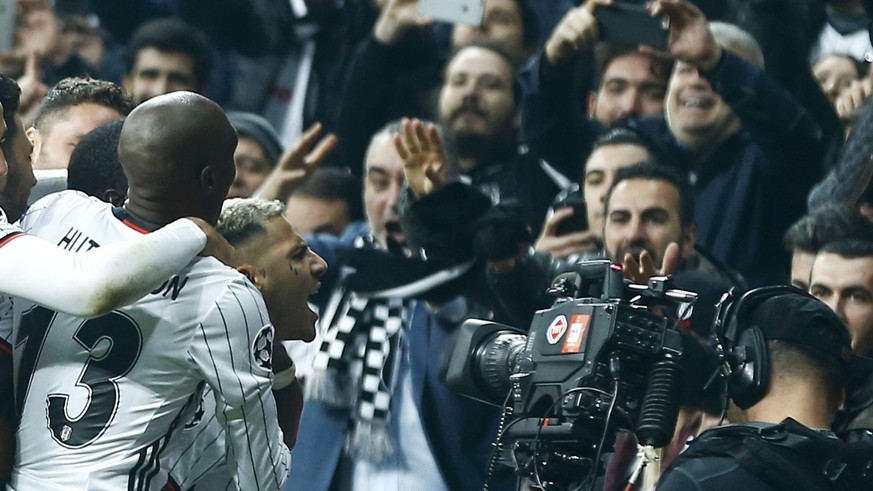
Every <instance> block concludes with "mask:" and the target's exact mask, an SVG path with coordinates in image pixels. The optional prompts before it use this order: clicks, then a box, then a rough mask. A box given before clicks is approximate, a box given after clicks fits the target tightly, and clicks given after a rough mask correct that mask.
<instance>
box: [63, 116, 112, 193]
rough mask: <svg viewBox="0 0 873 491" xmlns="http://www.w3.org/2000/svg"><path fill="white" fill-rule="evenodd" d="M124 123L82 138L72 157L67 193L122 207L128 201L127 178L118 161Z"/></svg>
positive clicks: (108, 124)
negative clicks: (74, 191)
mask: <svg viewBox="0 0 873 491" xmlns="http://www.w3.org/2000/svg"><path fill="white" fill-rule="evenodd" d="M124 119H125V118H121V119H116V120H114V121H110V122H108V123H106V124H103V125H101V126H98V127H96V128H94V129H93V130H91V131H90V132H88V134H87V135H85V136H83V137H82V139H81V140H80V141H79V144H78V145H76V149H75V150H73V154H72V155H71V156H70V166H69V167H68V168H67V189H74V190H76V191H82V192H83V193H85V194H87V195H88V196H93V197H95V198H97V199H99V200H102V201H106V202H107V203H112V205H113V206H123V205H124V200H125V199H127V178H126V177H124V170H123V169H122V167H121V162H119V161H118V140H119V139H120V138H121V128H122V127H123V126H124Z"/></svg>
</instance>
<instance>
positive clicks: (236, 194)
mask: <svg viewBox="0 0 873 491" xmlns="http://www.w3.org/2000/svg"><path fill="white" fill-rule="evenodd" d="M227 119H228V120H230V124H231V125H233V127H234V129H236V132H237V134H238V135H239V143H238V144H237V146H236V151H235V152H234V153H233V162H234V164H236V179H234V181H233V184H231V185H230V191H228V194H227V197H228V198H248V197H251V196H252V194H254V192H255V190H257V189H258V187H259V186H260V185H261V183H263V182H264V180H265V179H266V178H267V176H268V175H270V171H272V170H273V167H275V166H276V162H278V161H279V156H281V155H282V142H281V141H280V140H279V135H278V134H277V133H276V130H275V129H273V127H272V126H271V125H270V122H269V121H267V120H266V119H264V118H262V117H260V116H258V115H257V114H253V113H246V112H230V113H228V114H227Z"/></svg>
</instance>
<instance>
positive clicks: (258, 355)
mask: <svg viewBox="0 0 873 491" xmlns="http://www.w3.org/2000/svg"><path fill="white" fill-rule="evenodd" d="M252 360H254V362H255V365H257V366H259V367H261V368H263V369H264V370H266V371H268V372H272V371H273V326H272V325H270V324H267V325H266V326H264V327H262V328H261V330H260V331H258V335H257V336H255V342H254V343H252Z"/></svg>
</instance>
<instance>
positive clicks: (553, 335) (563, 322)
mask: <svg viewBox="0 0 873 491" xmlns="http://www.w3.org/2000/svg"><path fill="white" fill-rule="evenodd" d="M565 332H567V317H566V316H564V315H559V316H557V317H555V320H553V321H552V323H551V324H549V328H548V329H546V341H548V342H549V344H557V343H558V341H560V340H561V337H562V336H564V333H565Z"/></svg>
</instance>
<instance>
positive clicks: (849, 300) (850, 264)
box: [809, 238, 873, 430]
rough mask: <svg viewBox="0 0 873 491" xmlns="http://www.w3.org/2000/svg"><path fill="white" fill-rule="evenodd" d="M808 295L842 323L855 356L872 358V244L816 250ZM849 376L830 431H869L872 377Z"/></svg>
mask: <svg viewBox="0 0 873 491" xmlns="http://www.w3.org/2000/svg"><path fill="white" fill-rule="evenodd" d="M809 293H811V294H812V295H813V296H815V297H816V298H818V299H820V300H821V301H822V302H824V303H825V304H827V305H828V307H830V308H831V310H833V311H834V312H835V313H836V314H837V316H838V317H839V318H840V319H841V320H842V321H843V322H845V324H846V327H848V328H849V332H850V333H851V335H852V351H853V352H854V353H855V354H856V355H858V356H864V357H870V356H871V355H873V241H870V240H866V239H860V238H843V239H839V240H835V241H834V242H830V243H828V244H826V245H825V246H823V247H822V248H821V249H819V251H818V253H817V254H816V256H815V260H814V262H813V264H812V271H811V273H810V285H809ZM850 375H851V376H850V378H849V379H848V381H847V383H848V394H847V398H846V403H845V404H844V406H843V408H842V410H841V411H840V414H839V415H838V417H837V419H836V420H835V421H834V427H835V428H837V429H842V430H846V429H853V428H871V427H873V377H871V375H870V373H869V371H862V370H854V371H853V372H852V373H851V374H850Z"/></svg>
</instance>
